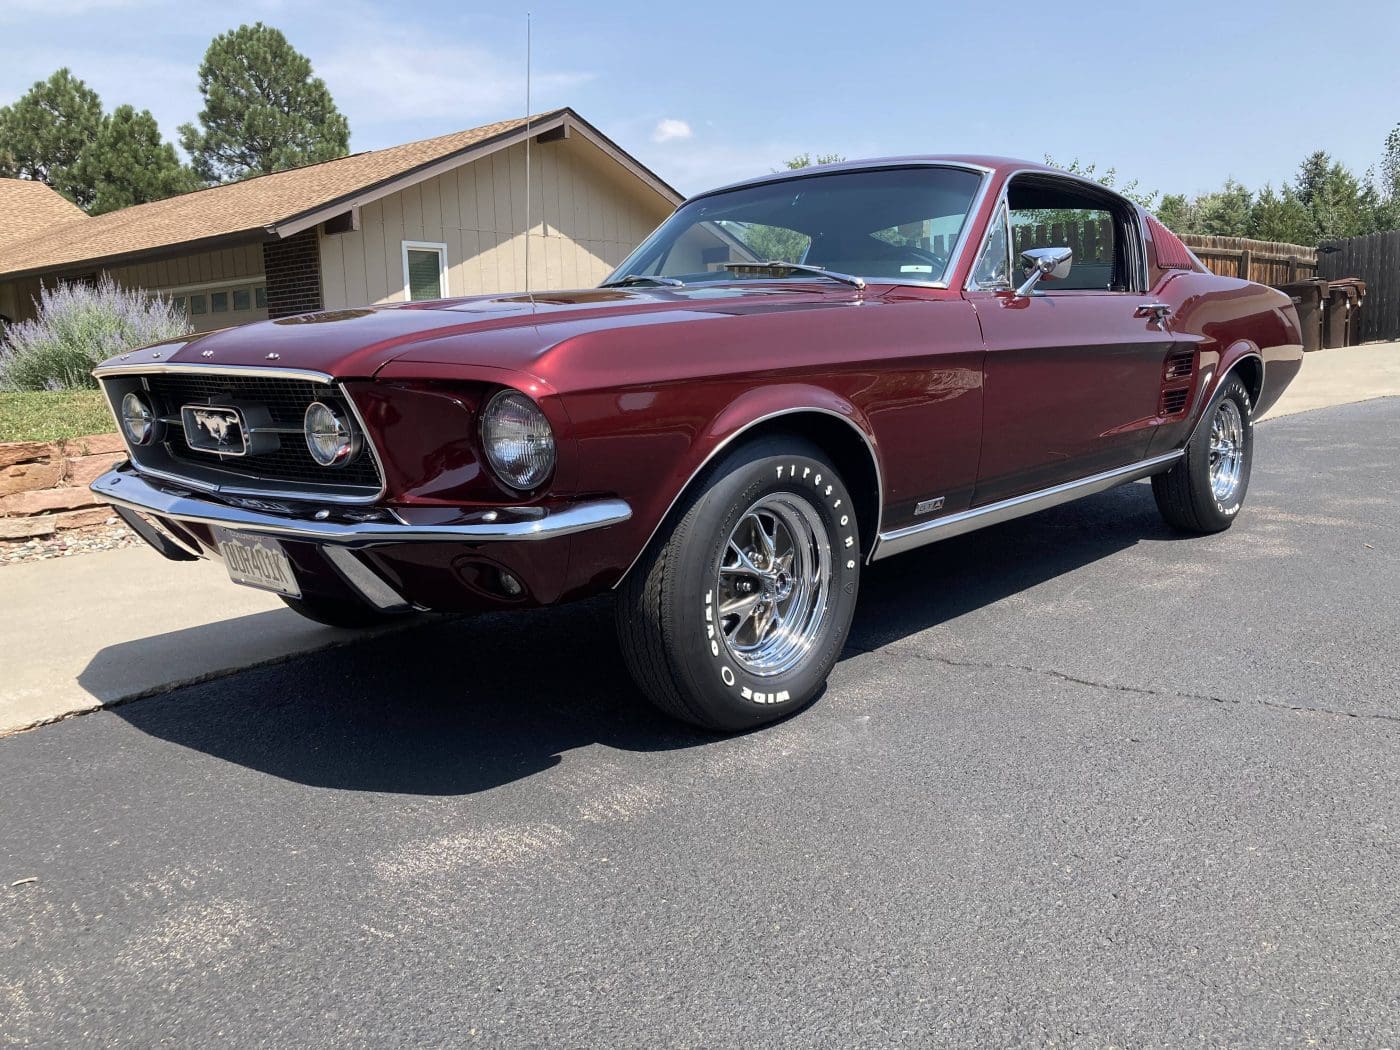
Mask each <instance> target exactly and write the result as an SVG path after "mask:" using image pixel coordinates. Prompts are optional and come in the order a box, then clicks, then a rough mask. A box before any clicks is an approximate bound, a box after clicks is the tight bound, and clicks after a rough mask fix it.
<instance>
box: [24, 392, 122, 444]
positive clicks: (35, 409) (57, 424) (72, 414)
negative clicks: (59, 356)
mask: <svg viewBox="0 0 1400 1050" xmlns="http://www.w3.org/2000/svg"><path fill="white" fill-rule="evenodd" d="M116 428H117V427H116V424H115V423H113V422H112V413H111V412H109V411H108V410H107V402H106V401H105V400H104V399H103V397H102V392H101V391H100V390H58V391H52V392H50V391H47V390H45V391H38V392H33V393H31V392H25V393H18V394H15V393H8V394H7V393H0V441H57V440H58V439H59V438H70V437H81V436H83V435H84V434H110V433H111V432H112V431H113V430H115V429H116Z"/></svg>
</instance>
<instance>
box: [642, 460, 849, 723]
mask: <svg viewBox="0 0 1400 1050" xmlns="http://www.w3.org/2000/svg"><path fill="white" fill-rule="evenodd" d="M789 449H790V450H789ZM773 493H786V494H789V495H792V496H796V497H798V498H801V499H803V500H805V501H806V502H807V503H808V504H809V505H810V506H811V507H812V509H813V510H814V511H815V512H816V515H817V518H818V519H819V521H820V522H821V524H822V526H823V527H824V528H825V530H826V534H827V542H828V543H829V544H830V545H831V558H832V568H831V573H832V576H831V583H830V587H829V590H828V597H827V609H826V613H825V618H824V622H823V625H822V628H821V633H820V634H819V635H818V640H817V643H816V644H815V645H814V647H813V649H812V652H811V653H810V654H809V655H808V657H807V658H806V659H804V660H803V661H802V662H801V663H800V664H798V666H797V667H795V668H793V669H792V670H790V671H787V672H785V673H783V674H780V675H771V676H762V675H756V674H753V673H752V672H751V671H749V670H748V669H746V668H745V667H744V666H743V665H742V664H741V663H740V662H739V661H737V660H736V659H734V657H733V656H732V654H731V653H730V652H729V649H728V648H727V647H726V645H725V643H724V640H723V638H722V637H721V634H720V624H719V616H718V604H717V603H718V597H717V593H716V589H717V573H718V567H719V564H720V559H721V556H722V555H723V553H724V550H725V548H726V546H727V544H728V541H729V537H730V534H731V533H732V532H733V529H734V527H735V525H737V523H738V522H739V520H740V518H741V517H742V516H743V515H744V514H745V513H746V512H747V511H748V509H749V508H750V507H752V506H753V505H754V503H756V502H757V501H758V500H760V499H762V498H763V497H764V496H767V495H770V494H773ZM679 539H680V542H679V543H678V544H677V549H676V551H675V555H676V556H675V559H674V561H673V562H672V563H671V564H670V565H669V566H668V576H669V577H670V579H669V581H668V582H669V586H668V587H667V590H668V591H669V592H670V593H671V594H672V595H673V596H674V599H675V600H674V601H673V602H672V604H671V608H670V616H669V618H668V619H669V623H668V628H669V630H668V632H667V633H668V634H669V635H670V638H671V640H672V643H673V644H672V653H673V655H674V658H675V659H676V661H677V662H678V663H679V665H680V666H679V667H678V668H676V670H678V671H679V672H680V673H681V674H682V675H683V677H684V678H685V679H687V680H688V682H689V684H690V685H691V687H692V694H693V695H698V697H699V699H700V701H701V703H702V704H703V706H704V707H705V709H706V714H707V717H708V719H709V720H711V721H713V722H715V723H716V724H718V725H722V726H724V727H726V728H731V729H742V728H747V727H749V726H755V725H759V724H761V723H764V722H770V721H773V720H774V719H777V718H781V717H783V716H785V715H787V714H790V713H792V712H794V711H797V710H799V709H801V708H802V707H804V706H806V705H807V704H808V703H810V702H811V701H812V700H814V699H815V698H816V696H817V695H818V693H819V692H820V690H821V687H822V685H823V683H824V682H825V681H826V677H827V675H828V674H829V673H830V671H831V668H832V666H833V665H834V664H835V663H836V659H837V657H838V656H840V653H841V650H842V648H843V647H844V646H845V643H846V635H847V633H848V631H849V629H850V624H851V619H852V616H853V614H854V611H855V604H856V598H857V593H858V590H859V582H860V563H861V553H860V532H859V528H858V525H857V520H856V511H855V507H854V505H853V504H852V501H851V496H850V492H849V491H848V490H847V489H846V486H845V483H844V482H843V481H842V479H841V478H840V476H839V475H838V474H837V473H836V471H835V469H834V468H833V467H832V466H831V464H830V463H828V462H826V461H825V460H824V459H822V458H821V457H820V456H819V455H818V454H817V453H816V451H815V449H806V448H803V447H802V446H801V445H798V444H796V443H793V444H792V445H791V446H788V448H783V447H782V446H779V445H777V444H776V443H765V444H761V445H757V446H755V447H753V448H752V449H748V450H744V451H743V452H741V453H740V454H739V455H738V456H736V457H735V458H734V459H733V460H731V461H730V462H728V463H726V464H724V465H723V466H722V467H721V468H720V470H719V471H717V472H716V475H715V480H714V481H713V482H712V483H711V485H710V487H709V488H708V489H707V490H706V491H705V493H704V494H703V495H702V496H701V497H700V498H699V500H698V501H697V502H696V503H695V505H694V506H693V507H692V508H691V511H690V512H689V513H688V514H687V516H686V520H685V526H684V529H683V531H682V533H681V534H680V537H679Z"/></svg>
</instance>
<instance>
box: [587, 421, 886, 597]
mask: <svg viewBox="0 0 1400 1050" xmlns="http://www.w3.org/2000/svg"><path fill="white" fill-rule="evenodd" d="M813 412H815V413H817V414H819V415H823V416H832V417H834V418H836V419H839V420H841V421H842V422H843V423H845V424H846V425H847V426H849V427H850V428H851V429H852V430H854V431H855V432H856V433H857V434H859V435H860V438H861V440H862V441H864V442H865V451H866V452H867V453H869V455H870V464H871V466H873V467H874V468H875V489H876V500H877V503H876V508H875V535H876V536H877V537H878V536H879V534H880V524H881V522H882V521H883V520H884V514H885V480H884V475H883V474H882V473H881V472H880V457H879V456H877V455H876V454H875V446H874V444H872V443H871V441H870V435H869V434H867V433H866V432H865V431H864V430H862V429H861V428H860V427H859V426H857V425H856V423H855V421H854V420H852V419H851V418H849V417H848V416H843V415H842V414H841V413H840V412H833V411H832V410H831V409H829V408H812V407H807V408H785V409H783V410H782V411H780V412H770V413H768V415H766V416H759V417H758V418H757V419H755V420H754V421H753V422H751V423H748V424H746V425H745V426H744V427H743V428H742V429H740V430H736V431H735V432H734V433H732V434H730V435H729V436H728V437H727V438H725V439H724V440H723V441H721V442H720V443H719V444H718V445H716V446H715V447H714V448H713V449H711V450H710V454H709V455H708V456H706V457H705V458H704V460H703V461H701V463H700V465H699V466H698V467H696V468H695V469H694V470H693V471H691V473H690V477H688V478H686V479H685V484H684V485H682V486H681V487H680V489H678V490H677V492H676V494H675V495H674V496H673V497H671V502H670V503H668V504H667V505H666V510H665V511H664V512H663V513H662V515H661V517H660V519H658V521H657V522H656V525H655V527H654V528H653V529H652V530H651V533H650V534H649V535H648V536H647V541H646V542H645V543H643V544H642V546H641V549H640V550H638V551H637V556H636V557H635V558H633V559H632V561H631V563H630V564H629V565H628V566H627V568H626V570H625V571H624V572H623V573H622V575H621V576H619V577H618V578H617V583H614V584H613V585H612V589H613V590H617V588H618V587H620V586H621V585H622V581H623V580H625V579H627V574H628V573H630V572H631V571H632V570H633V569H634V568H636V566H637V562H639V561H641V560H642V555H643V554H645V553H646V549H647V548H648V547H650V546H651V542H652V540H654V539H656V534H657V533H658V532H660V531H661V526H662V525H663V524H665V522H666V519H667V518H668V517H670V514H671V511H673V510H675V509H676V504H677V503H679V502H680V498H681V497H682V496H683V495H685V493H686V490H687V489H689V488H690V486H691V483H692V482H694V481H695V479H696V478H698V477H699V476H700V472H701V471H702V470H704V469H705V468H706V467H708V466H709V465H710V463H712V462H713V461H714V459H715V457H716V456H718V455H719V454H720V453H721V452H723V451H724V450H725V449H726V448H728V447H729V446H730V445H732V444H733V443H734V442H735V441H736V440H737V439H738V438H741V437H743V436H744V435H745V434H747V433H748V432H749V431H751V430H752V429H753V428H754V427H756V426H758V425H759V424H761V423H767V422H768V421H769V420H770V419H780V418H782V417H783V416H791V415H796V414H798V413H813ZM877 543H878V540H877ZM876 545H877V544H872V545H871V550H872V551H873V550H874V549H875V546H876Z"/></svg>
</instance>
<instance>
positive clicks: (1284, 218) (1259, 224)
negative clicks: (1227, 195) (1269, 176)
mask: <svg viewBox="0 0 1400 1050" xmlns="http://www.w3.org/2000/svg"><path fill="white" fill-rule="evenodd" d="M1249 236H1251V237H1253V238H1255V239H1256V240H1260V241H1281V242H1283V243H1284V244H1302V245H1314V244H1316V243H1317V227H1316V226H1314V225H1313V220H1312V216H1311V215H1310V214H1309V213H1308V209H1307V208H1306V207H1304V206H1303V202H1302V201H1300V200H1299V199H1298V194H1297V193H1295V192H1294V191H1293V187H1292V186H1288V185H1285V186H1284V187H1283V190H1282V192H1279V193H1275V192H1274V188H1273V187H1272V186H1270V185H1268V184H1267V183H1266V184H1265V185H1264V188H1263V189H1262V190H1260V191H1259V196H1258V197H1256V198H1255V200H1254V207H1253V208H1252V209H1251V210H1250V213H1249Z"/></svg>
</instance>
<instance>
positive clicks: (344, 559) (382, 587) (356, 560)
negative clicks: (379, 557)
mask: <svg viewBox="0 0 1400 1050" xmlns="http://www.w3.org/2000/svg"><path fill="white" fill-rule="evenodd" d="M322 553H323V554H324V555H325V556H326V560H328V561H329V562H330V563H331V564H332V565H334V566H335V569H336V571H337V572H339V573H340V575H341V577H342V578H343V579H344V580H345V582H346V584H347V585H348V586H349V587H350V588H351V589H353V590H354V591H355V592H356V593H357V594H359V596H360V597H361V598H363V599H364V600H365V601H367V602H368V603H369V604H370V605H372V606H374V607H375V608H376V609H378V610H379V611H380V612H407V611H408V610H409V609H412V608H413V606H412V605H411V604H410V603H409V602H408V601H406V600H405V599H404V596H403V595H402V594H400V593H399V592H398V591H396V590H394V588H392V587H390V586H389V585H388V584H387V583H385V582H384V581H383V580H382V579H380V578H379V575H378V574H377V573H375V572H374V571H373V570H371V569H370V567H369V566H368V565H366V564H365V563H364V562H362V561H361V560H360V556H359V555H358V554H356V553H355V552H354V551H350V550H346V549H345V548H344V547H325V548H324V549H323V550H322Z"/></svg>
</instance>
